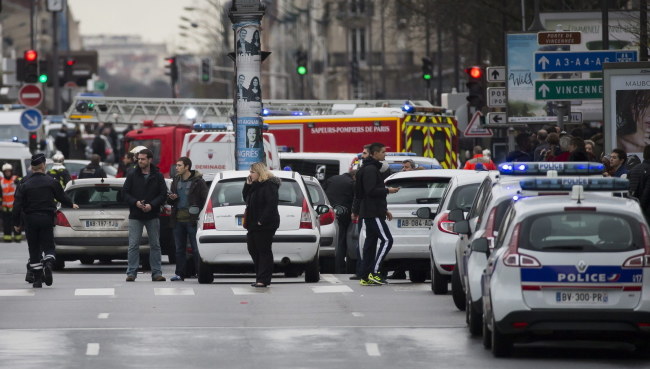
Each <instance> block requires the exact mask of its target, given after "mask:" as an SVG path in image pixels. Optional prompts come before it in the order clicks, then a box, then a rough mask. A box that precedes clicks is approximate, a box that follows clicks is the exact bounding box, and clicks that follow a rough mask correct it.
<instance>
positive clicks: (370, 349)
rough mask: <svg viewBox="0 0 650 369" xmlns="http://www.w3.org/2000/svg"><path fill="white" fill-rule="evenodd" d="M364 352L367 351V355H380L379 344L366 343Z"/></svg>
mask: <svg viewBox="0 0 650 369" xmlns="http://www.w3.org/2000/svg"><path fill="white" fill-rule="evenodd" d="M366 352H367V353H368V356H381V353H380V352H379V346H378V345H377V344H376V343H370V342H368V343H366Z"/></svg>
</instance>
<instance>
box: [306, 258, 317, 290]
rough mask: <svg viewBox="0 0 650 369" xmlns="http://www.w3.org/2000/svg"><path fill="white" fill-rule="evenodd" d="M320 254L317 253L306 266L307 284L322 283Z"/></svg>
mask: <svg viewBox="0 0 650 369" xmlns="http://www.w3.org/2000/svg"><path fill="white" fill-rule="evenodd" d="M319 259H320V258H319V253H318V252H316V255H314V258H313V259H312V261H310V262H309V263H307V265H305V282H306V283H316V282H318V281H320V271H319V268H318V267H319V262H318V260H319Z"/></svg>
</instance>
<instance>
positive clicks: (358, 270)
mask: <svg viewBox="0 0 650 369" xmlns="http://www.w3.org/2000/svg"><path fill="white" fill-rule="evenodd" d="M369 147H370V144H368V145H364V146H363V150H362V151H361V158H360V159H359V160H358V161H357V162H356V163H355V164H353V166H352V167H353V168H354V169H357V173H359V172H358V170H359V168H361V166H362V165H363V160H364V159H366V158H367V157H368V155H369V154H368V148H369ZM355 186H356V176H355ZM359 205H360V200H359V199H358V198H357V194H356V191H355V194H354V200H353V201H352V214H350V219H351V222H352V224H354V225H355V226H356V229H355V232H354V236H353V237H352V239H353V241H354V245H352V246H354V249H355V255H356V258H357V259H356V260H357V262H356V265H355V273H354V275H353V276H350V280H355V281H358V280H361V278H362V277H365V276H362V275H361V274H362V273H363V259H362V258H361V245H360V244H359V235H360V234H361V229H362V228H363V222H362V221H361V222H360V221H359Z"/></svg>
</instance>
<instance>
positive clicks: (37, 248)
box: [12, 153, 79, 288]
mask: <svg viewBox="0 0 650 369" xmlns="http://www.w3.org/2000/svg"><path fill="white" fill-rule="evenodd" d="M31 166H32V173H31V174H29V175H28V176H26V177H25V178H24V179H23V180H22V181H21V182H20V185H19V186H18V189H17V190H16V197H15V200H14V207H13V211H12V218H13V224H14V229H15V231H16V232H17V233H20V231H21V226H19V224H22V222H21V219H22V218H23V215H24V221H25V235H26V236H27V246H28V248H29V269H30V270H31V271H32V273H33V275H34V281H33V286H34V288H41V287H43V281H44V282H45V284H46V285H48V286H51V285H52V270H53V269H54V261H55V260H56V254H55V250H54V218H55V216H54V213H55V212H56V203H55V202H54V200H56V201H58V202H60V203H61V205H62V206H65V207H68V208H74V209H78V208H79V207H78V206H77V205H76V204H73V203H72V200H70V198H69V197H68V196H66V195H65V194H64V193H63V188H61V185H60V184H59V183H58V182H56V181H55V180H54V179H53V178H52V177H50V176H48V175H47V174H45V155H43V154H40V153H39V154H35V155H34V156H32V161H31Z"/></svg>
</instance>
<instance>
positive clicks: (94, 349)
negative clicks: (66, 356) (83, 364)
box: [86, 343, 99, 356]
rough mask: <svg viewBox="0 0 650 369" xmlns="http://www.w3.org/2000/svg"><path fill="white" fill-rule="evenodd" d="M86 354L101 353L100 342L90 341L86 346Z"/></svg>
mask: <svg viewBox="0 0 650 369" xmlns="http://www.w3.org/2000/svg"><path fill="white" fill-rule="evenodd" d="M86 355H88V356H97V355H99V343H89V344H88V345H87V346H86Z"/></svg>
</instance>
